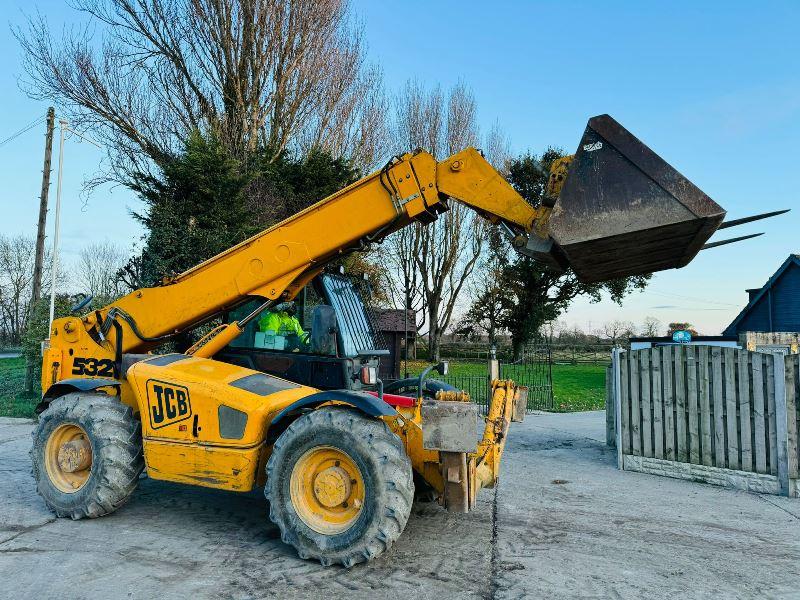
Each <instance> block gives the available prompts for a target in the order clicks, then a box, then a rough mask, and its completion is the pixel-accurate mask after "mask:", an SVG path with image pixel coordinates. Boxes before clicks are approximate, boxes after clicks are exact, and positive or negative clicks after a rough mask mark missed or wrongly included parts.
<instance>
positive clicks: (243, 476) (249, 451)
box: [144, 438, 264, 492]
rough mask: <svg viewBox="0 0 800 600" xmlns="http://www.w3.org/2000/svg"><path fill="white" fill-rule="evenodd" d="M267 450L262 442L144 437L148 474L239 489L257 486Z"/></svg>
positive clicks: (149, 475) (226, 488)
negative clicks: (242, 444) (226, 444)
mask: <svg viewBox="0 0 800 600" xmlns="http://www.w3.org/2000/svg"><path fill="white" fill-rule="evenodd" d="M263 450H264V449H263V447H262V446H257V447H255V448H246V449H239V448H223V447H218V446H217V447H214V446H205V445H199V444H191V443H187V444H179V443H176V442H168V441H163V440H158V439H154V438H145V439H144V460H145V465H146V467H147V475H148V477H151V478H153V479H162V480H164V481H175V482H177V483H186V484H189V485H197V486H202V487H211V488H218V489H223V490H231V491H235V492H249V491H250V490H252V489H253V488H254V487H255V481H256V477H257V473H256V469H257V468H258V466H259V464H260V461H259V454H260V453H261V452H263Z"/></svg>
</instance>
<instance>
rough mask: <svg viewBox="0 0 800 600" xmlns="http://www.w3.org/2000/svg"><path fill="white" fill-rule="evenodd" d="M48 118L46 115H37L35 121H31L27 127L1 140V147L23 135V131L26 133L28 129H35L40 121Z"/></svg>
mask: <svg viewBox="0 0 800 600" xmlns="http://www.w3.org/2000/svg"><path fill="white" fill-rule="evenodd" d="M46 119H47V117H46V116H41V117H37V118H36V120H35V121H33V122H32V123H30V124H28V125H26V126H25V127H23V128H22V129H20V130H19V131H17V132H16V133H12V134H11V135H10V136H8V137H7V138H6V139H4V140H3V141H1V142H0V148H2V147H3V146H5V145H6V144H8V143H9V142H12V141H14V140H15V139H17V138H18V137H19V136H21V135H22V134H23V133H25V132H26V131H30V130H31V129H33V128H34V127H36V126H37V125H39V124H40V123H42V122H44V121H45V120H46Z"/></svg>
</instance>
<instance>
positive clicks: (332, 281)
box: [214, 273, 389, 390]
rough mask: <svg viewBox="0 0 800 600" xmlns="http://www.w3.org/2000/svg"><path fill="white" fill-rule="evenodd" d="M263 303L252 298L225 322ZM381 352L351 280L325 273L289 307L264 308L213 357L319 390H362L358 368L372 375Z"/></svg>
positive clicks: (229, 314)
mask: <svg viewBox="0 0 800 600" xmlns="http://www.w3.org/2000/svg"><path fill="white" fill-rule="evenodd" d="M263 302H264V299H263V298H260V297H259V298H255V297H254V298H251V299H250V300H248V301H247V302H246V303H245V304H242V305H240V306H238V307H237V308H235V309H233V310H231V311H229V312H228V313H227V314H226V315H225V322H226V323H231V322H233V321H237V320H240V319H241V318H243V317H244V316H245V315H248V314H249V313H251V312H252V311H253V310H255V309H256V308H257V307H258V306H259V305H260V304H262V303H263ZM384 347H385V345H384V344H383V343H382V340H381V339H379V336H378V335H377V333H376V331H375V328H374V326H373V324H372V319H371V318H370V313H369V312H368V310H367V308H366V306H365V305H364V302H363V300H362V297H361V294H360V293H359V291H358V290H357V289H356V286H355V285H354V283H353V281H352V280H351V279H350V278H348V277H345V276H343V275H339V274H334V273H324V274H322V275H319V276H317V277H315V278H314V280H313V281H312V282H311V283H310V284H308V285H307V286H306V287H305V288H304V289H303V291H301V292H300V293H299V294H298V295H297V297H296V298H295V302H294V306H293V307H292V308H290V309H288V310H283V311H274V312H273V311H271V310H270V309H265V310H264V311H263V312H262V313H261V314H260V315H259V316H258V317H256V318H255V319H252V320H251V321H250V322H248V323H247V325H246V326H245V328H244V332H243V333H242V334H241V335H240V336H238V337H237V338H236V339H235V340H233V341H232V342H231V343H230V345H228V346H227V347H226V348H225V349H223V350H222V351H221V352H219V353H218V354H217V355H216V356H215V357H214V358H216V359H217V360H221V361H224V362H228V363H231V364H235V365H240V366H243V367H247V368H249V369H253V370H256V371H261V372H263V373H267V374H269V375H275V376H277V377H282V378H284V379H288V380H289V381H293V382H295V383H299V384H302V385H308V386H311V387H315V388H318V389H322V390H327V389H337V390H341V389H348V390H361V389H371V388H373V387H374V383H375V382H370V383H368V384H365V383H362V379H365V377H364V376H363V375H362V369H364V367H367V368H370V367H371V368H374V371H372V372H373V373H377V372H378V368H379V361H380V358H381V357H382V356H388V355H389V351H388V350H385V349H383V348H384ZM367 381H368V378H367Z"/></svg>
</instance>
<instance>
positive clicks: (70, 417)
mask: <svg viewBox="0 0 800 600" xmlns="http://www.w3.org/2000/svg"><path fill="white" fill-rule="evenodd" d="M64 424H74V425H78V426H79V427H80V428H82V429H83V431H84V432H86V437H87V438H88V441H89V443H90V445H91V449H92V463H91V471H90V473H89V477H88V479H87V480H86V482H85V483H84V484H83V485H82V487H80V489H78V490H77V491H75V492H72V493H65V492H63V491H61V490H60V489H58V487H56V485H55V484H54V483H53V482H52V481H51V479H50V476H49V475H48V471H47V467H46V465H45V460H46V459H45V450H46V446H47V440H48V438H49V437H50V435H51V434H52V433H53V432H54V431H55V430H56V428H58V427H59V426H61V425H64ZM31 460H32V462H33V476H34V478H35V479H36V487H37V491H38V492H39V494H40V495H41V496H42V498H44V501H45V504H47V506H48V507H49V508H50V510H52V511H53V512H54V513H55V514H56V515H57V516H59V517H70V518H72V519H83V518H85V517H89V518H95V517H102V516H103V515H107V514H109V513H112V512H114V511H115V510H117V509H118V508H119V507H120V506H122V505H123V504H125V502H127V501H128V499H129V498H130V496H131V494H132V493H133V491H134V490H135V489H136V485H137V484H138V482H139V474H140V473H141V472H142V469H143V468H144V460H143V457H142V434H141V425H140V423H139V422H138V421H137V420H136V419H134V417H133V412H132V411H131V408H130V407H129V406H126V405H124V404H122V403H121V402H120V401H119V400H118V399H117V398H113V397H111V396H107V395H105V394H97V393H80V392H75V393H71V394H67V395H65V396H62V397H60V398H57V399H56V400H54V401H53V402H51V403H50V406H49V407H48V408H47V410H45V411H44V412H43V413H42V414H41V416H40V417H39V423H38V425H37V426H36V429H34V431H33V448H32V449H31Z"/></svg>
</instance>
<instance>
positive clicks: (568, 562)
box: [0, 412, 800, 600]
mask: <svg viewBox="0 0 800 600" xmlns="http://www.w3.org/2000/svg"><path fill="white" fill-rule="evenodd" d="M31 428H32V424H31V422H29V421H24V420H19V419H0V582H2V584H1V585H2V593H1V594H0V595H2V596H3V597H7V598H28V597H35V598H56V597H68V598H104V599H105V598H154V597H158V598H160V599H168V598H185V597H192V598H218V597H221V598H263V597H276V598H348V599H353V598H368V597H369V598H375V597H380V598H382V599H390V598H403V599H405V600H408V599H409V598H431V599H436V600H444V599H450V598H609V597H610V598H645V597H646V598H708V597H714V598H755V597H758V598H798V597H800V500H790V499H786V498H778V497H775V496H759V495H755V494H749V493H745V492H739V491H732V490H726V489H719V488H715V487H712V486H708V485H703V484H697V483H690V482H685V481H679V480H672V479H663V478H659V477H655V476H651V475H644V474H638V473H629V472H620V471H617V470H616V468H615V459H616V455H615V453H614V452H613V451H612V450H610V449H608V448H606V446H605V445H604V435H605V434H604V418H603V414H602V413H599V412H593V413H577V414H569V415H531V416H529V417H528V419H527V420H526V422H525V423H523V424H515V427H514V428H513V429H512V436H511V440H510V442H509V446H508V449H507V454H506V456H505V457H504V470H503V474H502V478H501V482H500V485H499V486H498V488H497V490H496V491H494V490H484V491H483V492H481V495H480V502H479V506H478V508H477V510H475V511H474V512H473V513H471V514H469V515H454V514H448V513H446V512H444V511H442V510H441V509H439V508H438V507H437V506H435V505H430V504H419V505H416V506H415V507H414V511H413V513H412V516H411V518H410V520H409V523H408V527H407V528H406V530H405V532H404V533H403V536H402V537H401V539H400V540H399V542H398V543H397V544H396V546H395V547H394V548H393V549H392V550H391V551H390V552H389V553H388V554H386V555H384V556H381V557H379V558H378V559H376V560H374V561H373V562H371V563H369V564H367V565H359V566H357V567H355V568H353V569H351V570H345V569H343V568H328V569H323V568H322V567H320V565H318V564H316V563H312V562H307V561H302V560H299V559H298V558H297V557H296V556H295V554H294V552H293V550H292V549H291V548H288V547H286V546H285V545H283V544H282V543H281V541H280V538H279V535H278V531H277V528H276V527H274V526H273V525H272V524H271V523H270V522H269V520H268V519H267V517H266V508H265V502H264V499H263V497H262V496H261V495H260V492H259V493H253V494H247V495H237V494H231V493H223V492H217V491H213V490H203V489H199V488H189V487H184V486H179V485H172V484H167V483H162V482H158V481H152V480H149V479H143V480H142V481H141V485H140V486H139V488H138V490H137V491H136V493H135V495H134V498H133V499H132V501H131V502H130V503H129V504H128V505H127V506H125V507H123V508H122V509H120V510H119V511H118V512H117V513H115V514H113V515H110V516H108V517H103V518H101V519H96V520H91V521H89V520H86V521H77V522H73V521H70V520H65V519H55V518H54V517H53V515H52V514H50V513H49V512H48V510H47V509H46V508H45V506H44V504H43V503H42V501H41V500H40V498H39V496H37V494H36V492H35V490H34V484H33V480H32V478H31V475H30V466H29V463H28V449H29V447H30V439H31V438H30V431H31Z"/></svg>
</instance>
